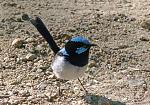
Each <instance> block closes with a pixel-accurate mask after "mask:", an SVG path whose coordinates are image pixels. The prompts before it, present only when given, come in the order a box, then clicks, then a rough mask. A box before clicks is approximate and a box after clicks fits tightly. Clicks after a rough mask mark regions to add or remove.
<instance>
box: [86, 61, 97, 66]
mask: <svg viewBox="0 0 150 105" xmlns="http://www.w3.org/2000/svg"><path fill="white" fill-rule="evenodd" d="M88 66H89V67H90V68H91V67H95V66H96V62H95V61H94V60H91V61H90V62H89V64H88Z"/></svg>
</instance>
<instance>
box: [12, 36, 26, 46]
mask: <svg viewBox="0 0 150 105" xmlns="http://www.w3.org/2000/svg"><path fill="white" fill-rule="evenodd" d="M23 43H24V40H23V39H21V38H16V39H14V40H13V42H12V46H14V47H15V48H20V47H22V46H23Z"/></svg>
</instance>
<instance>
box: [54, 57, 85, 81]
mask: <svg viewBox="0 0 150 105" xmlns="http://www.w3.org/2000/svg"><path fill="white" fill-rule="evenodd" d="M51 67H52V69H53V72H54V74H55V75H56V77H57V78H60V79H64V80H71V79H77V78H79V77H81V76H83V75H84V71H85V70H86V66H84V67H77V66H74V65H72V64H71V63H69V62H68V61H65V58H64V57H63V56H57V57H56V58H55V60H54V61H53V63H52V65H51Z"/></svg>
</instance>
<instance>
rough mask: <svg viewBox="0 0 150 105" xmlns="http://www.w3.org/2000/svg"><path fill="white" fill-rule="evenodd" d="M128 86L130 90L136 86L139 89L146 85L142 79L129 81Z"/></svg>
mask: <svg viewBox="0 0 150 105" xmlns="http://www.w3.org/2000/svg"><path fill="white" fill-rule="evenodd" d="M128 84H129V87H130V88H132V87H136V86H137V87H139V86H143V84H145V81H144V80H142V79H135V80H128Z"/></svg>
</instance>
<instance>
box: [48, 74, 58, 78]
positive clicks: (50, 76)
mask: <svg viewBox="0 0 150 105" xmlns="http://www.w3.org/2000/svg"><path fill="white" fill-rule="evenodd" d="M48 79H56V76H55V75H54V74H51V75H49V76H48Z"/></svg>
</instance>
